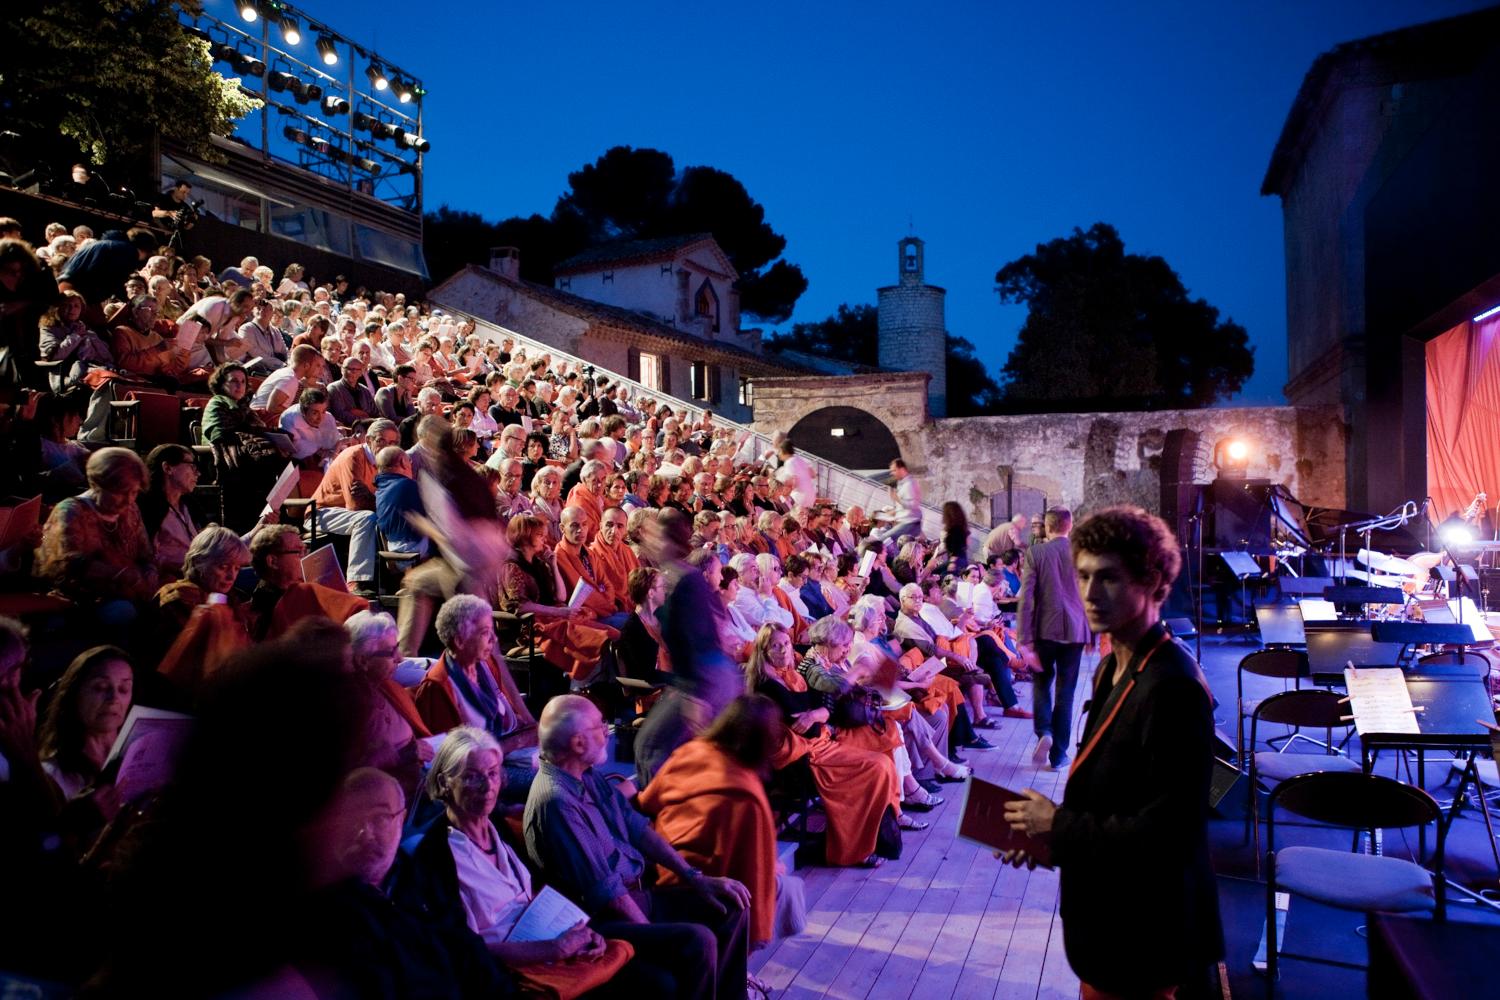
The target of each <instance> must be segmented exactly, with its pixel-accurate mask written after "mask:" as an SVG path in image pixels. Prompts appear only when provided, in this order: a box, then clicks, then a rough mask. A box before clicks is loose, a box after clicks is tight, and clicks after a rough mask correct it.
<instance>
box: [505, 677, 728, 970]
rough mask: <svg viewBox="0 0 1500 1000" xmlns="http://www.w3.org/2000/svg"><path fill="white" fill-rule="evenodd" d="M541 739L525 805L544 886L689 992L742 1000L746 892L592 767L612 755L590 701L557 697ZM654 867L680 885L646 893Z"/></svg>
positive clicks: (528, 844) (543, 722) (601, 718)
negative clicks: (689, 852)
mask: <svg viewBox="0 0 1500 1000" xmlns="http://www.w3.org/2000/svg"><path fill="white" fill-rule="evenodd" d="M537 739H538V745H539V746H540V748H541V764H540V767H539V768H538V771H537V775H536V780H535V781H534V782H533V784H532V786H531V794H530V796H529V797H528V798H527V801H526V817H525V830H526V847H527V850H528V851H529V852H530V853H531V856H532V858H533V859H535V860H536V861H537V863H538V864H539V865H540V866H541V868H542V872H543V874H544V875H545V876H546V879H547V882H548V883H549V884H550V885H552V886H553V887H554V888H556V889H557V890H558V891H560V892H562V893H563V894H564V895H566V896H568V897H569V898H570V899H572V900H573V901H574V902H575V903H577V904H578V905H579V906H581V907H582V908H583V910H584V911H585V912H586V913H588V914H589V916H590V917H591V918H592V919H591V923H592V926H593V928H594V929H595V930H596V931H598V932H599V933H600V934H602V935H604V936H605V937H608V938H621V939H623V940H626V941H629V942H630V943H631V944H632V945H634V946H635V949H636V952H637V954H640V955H642V956H644V957H645V958H646V960H647V961H648V962H651V963H653V964H656V963H662V964H670V965H671V966H672V968H673V969H680V970H683V974H682V975H681V976H680V979H679V983H680V988H681V990H682V995H683V996H685V997H687V996H692V997H700V996H718V997H721V998H724V997H735V998H740V997H744V996H745V982H746V960H747V956H748V945H749V941H748V932H749V923H748V913H749V903H750V893H749V890H748V889H746V888H745V887H744V885H742V884H741V883H739V882H736V881H735V880H734V879H729V878H715V877H713V876H711V875H705V874H703V873H702V872H701V871H699V870H698V869H696V868H694V867H693V866H692V865H690V864H689V863H688V861H687V859H686V858H684V857H683V856H682V855H681V854H679V853H677V850H676V848H674V847H673V846H672V845H671V844H669V843H667V841H666V840H665V839H664V838H663V837H662V836H661V835H660V834H659V833H657V832H656V831H655V830H654V829H652V827H651V822H650V820H648V819H647V818H646V817H645V816H644V815H642V814H641V813H640V812H638V811H637V810H636V809H635V808H634V807H633V806H632V805H631V804H630V801H629V800H628V799H626V798H625V796H624V795H622V794H620V792H619V791H618V790H617V788H616V787H615V786H614V785H613V784H611V783H610V782H609V781H607V780H606V779H605V777H604V775H603V774H601V773H599V772H597V771H596V770H595V767H596V766H597V765H599V764H602V763H604V761H605V759H606V757H607V754H608V748H609V729H608V727H607V726H606V725H605V723H604V716H602V715H601V714H600V713H599V709H598V708H596V707H595V706H594V704H593V702H591V701H589V700H588V699H587V698H583V697H580V696H578V695H562V696H559V697H557V698H554V699H552V701H550V702H548V703H547V707H546V708H545V709H543V710H542V717H541V719H540V721H539V724H538V732H537ZM648 863H650V864H657V865H661V866H662V867H663V868H666V869H667V870H668V871H670V872H672V873H674V874H676V875H677V876H678V877H679V878H680V879H681V881H682V882H683V885H682V886H671V887H665V888H655V889H651V890H649V891H647V890H645V889H643V888H642V887H641V877H642V875H644V874H645V870H646V865H647V864H648ZM689 971H691V972H693V973H696V974H697V975H696V976H694V975H688V974H687V973H688V972H689ZM715 983H717V990H715Z"/></svg>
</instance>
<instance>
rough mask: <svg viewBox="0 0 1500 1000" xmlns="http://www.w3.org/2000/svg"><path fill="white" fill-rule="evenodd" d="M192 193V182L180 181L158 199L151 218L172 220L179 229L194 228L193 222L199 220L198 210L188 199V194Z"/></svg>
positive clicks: (152, 209)
mask: <svg viewBox="0 0 1500 1000" xmlns="http://www.w3.org/2000/svg"><path fill="white" fill-rule="evenodd" d="M192 193H193V185H192V184H190V183H188V182H187V181H178V182H177V183H176V184H174V185H172V186H171V187H170V188H168V189H167V190H165V191H163V192H162V193H161V195H160V196H159V197H158V198H157V199H156V204H155V205H154V206H152V208H151V218H152V219H155V220H162V219H165V220H170V221H171V222H172V223H173V224H174V225H175V226H176V228H178V229H192V228H193V223H194V222H196V221H198V210H197V208H196V207H195V206H194V205H193V203H192V202H191V201H189V200H188V195H190V194H192Z"/></svg>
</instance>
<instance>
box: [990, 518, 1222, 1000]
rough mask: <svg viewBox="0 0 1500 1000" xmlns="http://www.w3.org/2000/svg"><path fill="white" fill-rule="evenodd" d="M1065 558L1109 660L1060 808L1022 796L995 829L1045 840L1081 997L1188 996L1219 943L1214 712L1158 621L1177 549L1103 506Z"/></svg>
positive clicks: (1162, 535)
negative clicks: (1212, 833) (1211, 834)
mask: <svg viewBox="0 0 1500 1000" xmlns="http://www.w3.org/2000/svg"><path fill="white" fill-rule="evenodd" d="M1047 516H1048V517H1049V518H1051V516H1052V512H1051V511H1049V512H1048V515H1047ZM1051 530H1052V527H1051V525H1050V524H1049V525H1048V531H1049V533H1050V532H1051ZM1049 544H1050V543H1049ZM1072 551H1073V558H1074V567H1075V570H1076V577H1077V583H1076V587H1075V592H1076V591H1081V592H1082V601H1083V605H1084V607H1085V609H1086V613H1087V616H1088V621H1087V624H1088V626H1089V627H1090V628H1092V629H1093V630H1094V631H1095V632H1100V633H1107V634H1108V635H1109V638H1110V646H1111V650H1112V652H1111V653H1110V655H1109V656H1107V657H1105V658H1104V660H1103V662H1101V663H1100V664H1099V670H1098V673H1097V674H1096V675H1095V678H1094V693H1093V698H1092V700H1091V702H1090V704H1091V707H1090V709H1089V714H1088V722H1087V724H1086V725H1085V727H1084V732H1083V749H1082V750H1081V751H1080V752H1079V755H1078V760H1077V762H1076V763H1075V764H1074V765H1073V770H1072V773H1071V774H1069V776H1068V783H1067V786H1066V788H1065V790H1064V792H1063V800H1062V802H1061V803H1056V802H1053V801H1051V800H1049V799H1048V798H1047V797H1046V796H1045V795H1043V794H1042V793H1040V792H1038V791H1036V790H1035V789H1032V788H1028V789H1026V790H1025V791H1024V792H1023V793H1022V794H1023V795H1024V798H1023V799H1019V800H1017V801H1015V802H1011V803H1007V804H1006V806H1005V820H1006V822H1008V823H1009V824H1010V826H1011V827H1012V828H1013V829H1015V830H1018V831H1022V832H1024V833H1027V834H1030V835H1032V836H1041V837H1046V838H1047V842H1048V846H1049V848H1050V850H1051V855H1052V861H1053V863H1054V864H1056V866H1057V868H1058V871H1059V874H1060V876H1061V878H1060V882H1059V894H1060V899H1059V912H1060V913H1061V914H1062V922H1063V946H1064V948H1065V949H1066V951H1067V955H1068V964H1069V965H1071V966H1072V967H1073V971H1074V972H1075V973H1077V974H1078V978H1079V979H1081V980H1082V981H1083V983H1082V986H1083V997H1084V1000H1108V998H1112V997H1150V998H1167V997H1173V996H1176V995H1177V991H1178V990H1179V989H1183V988H1186V989H1187V990H1188V991H1190V992H1191V993H1192V995H1194V996H1197V995H1198V990H1199V988H1200V986H1201V984H1203V983H1205V982H1206V980H1207V979H1208V977H1209V975H1210V974H1211V973H1210V970H1211V969H1212V967H1213V965H1214V963H1216V962H1217V961H1218V960H1219V959H1220V958H1222V957H1223V955H1224V936H1223V930H1222V926H1221V923H1220V919H1219V905H1218V891H1217V888H1216V886H1215V883H1214V873H1213V869H1212V868H1211V867H1210V865H1209V856H1208V795H1209V784H1210V781H1211V779H1212V774H1213V752H1214V751H1213V740H1214V736H1213V732H1214V717H1213V706H1212V704H1211V703H1210V701H1209V696H1208V691H1207V689H1206V687H1205V686H1204V684H1203V681H1202V672H1201V671H1200V670H1199V668H1198V664H1197V663H1195V662H1194V661H1193V657H1192V655H1191V654H1190V653H1189V652H1188V650H1187V647H1186V646H1184V645H1182V644H1181V643H1179V642H1175V641H1173V639H1172V637H1171V635H1170V633H1168V632H1167V630H1166V627H1165V626H1164V625H1163V624H1162V621H1161V606H1162V603H1163V602H1164V601H1165V600H1166V598H1167V594H1168V593H1169V592H1170V591H1171V588H1172V581H1173V580H1174V579H1176V577H1177V573H1178V571H1179V569H1180V568H1181V565H1182V558H1181V555H1180V553H1179V550H1178V547H1177V539H1176V538H1174V537H1173V536H1172V531H1171V529H1170V528H1168V527H1167V526H1166V524H1165V523H1164V522H1163V521H1162V520H1161V519H1160V518H1158V517H1154V516H1152V515H1150V514H1147V513H1146V512H1145V511H1143V510H1141V509H1139V508H1137V507H1111V508H1109V509H1107V510H1103V511H1100V512H1099V513H1098V514H1096V515H1094V516H1093V517H1091V518H1089V519H1088V520H1086V521H1084V522H1083V524H1081V525H1079V527H1078V531H1077V533H1076V534H1075V535H1074V537H1073V542H1072ZM1007 860H1008V861H1009V862H1011V863H1012V864H1017V865H1020V864H1025V863H1028V862H1029V861H1030V859H1029V858H1027V856H1026V855H1025V854H1024V853H1017V852H1012V853H1011V854H1010V855H1008V856H1007Z"/></svg>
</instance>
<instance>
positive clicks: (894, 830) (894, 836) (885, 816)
mask: <svg viewBox="0 0 1500 1000" xmlns="http://www.w3.org/2000/svg"><path fill="white" fill-rule="evenodd" d="M875 853H876V854H877V855H879V856H880V857H882V858H886V859H888V860H890V861H895V860H896V859H897V858H899V857H901V824H900V823H898V822H896V811H895V810H894V809H892V808H891V807H890V806H886V807H885V812H883V813H881V814H880V829H879V830H878V831H877V832H876V834H875Z"/></svg>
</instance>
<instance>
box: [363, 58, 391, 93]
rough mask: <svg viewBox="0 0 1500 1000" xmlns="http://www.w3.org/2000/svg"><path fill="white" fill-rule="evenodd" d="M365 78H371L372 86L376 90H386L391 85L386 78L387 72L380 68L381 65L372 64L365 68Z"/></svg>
mask: <svg viewBox="0 0 1500 1000" xmlns="http://www.w3.org/2000/svg"><path fill="white" fill-rule="evenodd" d="M365 76H367V77H369V78H370V86H372V87H374V88H375V89H376V90H385V89H386V88H387V87H389V86H390V85H391V81H389V80H387V79H386V77H385V71H384V70H382V69H381V68H380V64H379V63H373V62H372V63H370V65H369V66H367V67H366V68H365Z"/></svg>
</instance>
